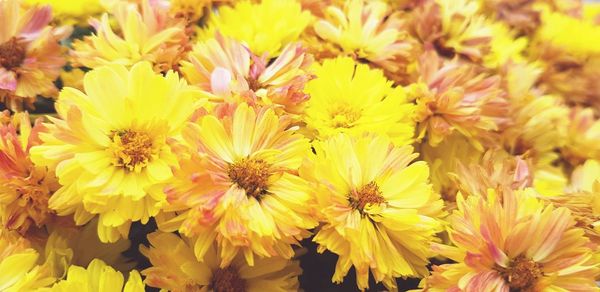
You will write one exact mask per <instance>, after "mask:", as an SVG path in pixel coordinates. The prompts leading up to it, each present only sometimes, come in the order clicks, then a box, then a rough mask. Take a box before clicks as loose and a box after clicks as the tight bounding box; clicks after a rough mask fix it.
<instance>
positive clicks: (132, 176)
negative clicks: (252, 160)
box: [31, 62, 199, 242]
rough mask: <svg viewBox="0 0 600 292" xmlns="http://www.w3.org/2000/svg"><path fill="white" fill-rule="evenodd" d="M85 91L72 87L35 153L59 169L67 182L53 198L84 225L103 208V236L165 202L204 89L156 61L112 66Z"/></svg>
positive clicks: (91, 77)
mask: <svg viewBox="0 0 600 292" xmlns="http://www.w3.org/2000/svg"><path fill="white" fill-rule="evenodd" d="M84 87H85V93H84V92H81V91H79V90H77V89H74V88H65V89H63V91H62V92H61V94H60V97H59V99H58V101H57V103H56V110H57V112H58V115H59V117H60V118H61V119H55V118H51V121H52V122H53V123H52V124H45V126H46V127H47V128H48V133H44V134H42V135H40V138H41V139H42V141H43V142H44V143H43V144H42V145H40V146H35V147H33V148H32V149H31V156H32V160H33V161H34V162H35V163H36V164H38V165H41V166H49V167H51V168H53V169H56V176H57V177H58V178H59V181H60V183H61V184H62V187H61V188H60V189H59V190H58V191H57V192H56V193H54V195H53V196H52V197H51V199H50V201H49V206H50V208H52V209H54V210H56V212H57V214H59V215H68V214H73V213H74V214H75V217H74V219H75V222H76V223H77V224H79V225H81V224H84V223H86V222H87V221H89V220H90V219H91V218H92V217H93V216H94V215H96V214H97V215H99V220H100V221H99V222H100V223H99V224H98V233H99V236H100V238H101V239H102V241H111V242H113V241H115V240H117V239H118V238H119V235H121V236H126V235H127V233H128V230H129V225H130V224H131V222H132V221H139V220H141V221H142V222H143V223H145V222H147V221H148V219H149V218H150V217H151V216H154V215H155V214H156V213H157V212H158V210H159V209H160V207H161V206H162V205H163V204H164V203H165V195H164V193H163V190H162V187H163V186H164V183H165V182H166V181H167V180H168V179H169V178H171V176H172V169H171V168H172V167H177V165H178V163H177V157H176V156H175V154H173V153H172V143H173V142H174V139H175V138H176V137H177V136H178V135H180V131H181V130H182V128H183V126H184V125H185V123H186V121H187V120H188V118H189V117H190V115H191V114H192V113H193V111H194V110H195V109H196V108H198V104H197V103H198V102H199V101H198V99H197V98H198V94H199V93H198V92H197V91H196V90H195V89H193V88H192V87H190V86H188V85H187V84H186V82H185V81H184V80H181V79H179V77H178V76H177V74H176V73H175V72H173V71H169V72H168V73H167V74H166V76H163V75H161V74H157V73H154V71H153V70H152V65H151V64H150V63H148V62H142V63H138V64H136V65H134V66H133V68H131V70H129V71H128V70H127V69H126V68H125V67H124V66H120V65H112V66H104V67H100V68H98V69H95V70H93V71H90V72H89V73H87V74H86V75H85V78H84Z"/></svg>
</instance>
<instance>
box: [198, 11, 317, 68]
mask: <svg viewBox="0 0 600 292" xmlns="http://www.w3.org/2000/svg"><path fill="white" fill-rule="evenodd" d="M310 21H311V15H310V13H309V12H308V11H303V10H302V7H301V6H300V3H298V2H297V1H295V0H262V1H260V3H252V2H251V1H249V0H243V1H239V2H237V3H236V4H235V6H233V7H229V6H222V7H220V8H219V10H218V11H217V12H215V13H213V14H211V16H210V18H209V20H208V24H207V27H206V28H205V29H204V30H203V31H202V32H201V35H203V36H204V38H212V37H214V36H215V33H216V32H219V33H221V34H222V35H224V36H227V37H231V38H234V39H236V40H238V41H240V42H242V43H244V44H245V45H246V46H247V47H248V48H250V50H251V51H252V52H254V53H255V54H257V55H263V54H265V53H266V54H268V55H269V56H271V57H273V56H277V55H278V54H279V52H280V51H281V49H282V48H283V47H284V46H285V45H287V44H289V43H291V42H294V41H296V40H298V37H299V36H300V34H301V33H302V32H303V31H304V29H305V28H306V26H308V24H309V22H310Z"/></svg>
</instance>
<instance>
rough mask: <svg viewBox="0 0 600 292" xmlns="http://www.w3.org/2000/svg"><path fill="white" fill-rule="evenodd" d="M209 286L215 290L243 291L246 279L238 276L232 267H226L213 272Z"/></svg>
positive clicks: (227, 291)
mask: <svg viewBox="0 0 600 292" xmlns="http://www.w3.org/2000/svg"><path fill="white" fill-rule="evenodd" d="M210 286H211V288H212V290H213V291H215V292H244V291H246V280H244V279H242V278H241V277H240V275H239V273H238V271H237V270H236V269H235V268H234V267H227V268H225V269H218V270H216V271H214V272H213V276H212V280H211V281H210Z"/></svg>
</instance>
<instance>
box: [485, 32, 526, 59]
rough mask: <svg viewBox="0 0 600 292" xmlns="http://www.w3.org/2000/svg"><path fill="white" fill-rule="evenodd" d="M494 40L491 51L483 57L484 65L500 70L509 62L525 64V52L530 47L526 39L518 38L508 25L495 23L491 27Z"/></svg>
mask: <svg viewBox="0 0 600 292" xmlns="http://www.w3.org/2000/svg"><path fill="white" fill-rule="evenodd" d="M491 29H492V36H493V37H492V40H491V46H490V51H489V53H488V54H486V55H484V56H483V63H484V65H485V66H486V67H488V68H499V67H502V66H504V65H505V64H506V63H507V62H509V61H510V62H524V61H525V56H524V55H523V52H524V51H525V48H526V47H527V45H528V39H527V38H525V37H516V36H515V33H514V32H513V31H511V30H510V29H509V28H508V27H507V26H506V25H504V24H502V23H499V22H497V23H494V24H492V25H491Z"/></svg>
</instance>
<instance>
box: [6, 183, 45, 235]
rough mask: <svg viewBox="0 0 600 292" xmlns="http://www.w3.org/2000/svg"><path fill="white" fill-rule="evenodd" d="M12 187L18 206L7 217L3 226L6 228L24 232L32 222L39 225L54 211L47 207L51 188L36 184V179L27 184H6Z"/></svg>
mask: <svg viewBox="0 0 600 292" xmlns="http://www.w3.org/2000/svg"><path fill="white" fill-rule="evenodd" d="M22 182H24V181H22ZM12 187H14V191H15V192H16V194H17V200H16V201H15V202H16V204H17V206H19V208H18V211H16V212H14V213H12V214H11V216H10V217H9V218H8V221H7V222H6V226H5V227H6V228H7V229H10V230H18V231H19V232H21V233H25V232H27V230H28V229H29V226H31V224H32V223H33V224H35V225H36V226H38V227H39V226H41V225H42V224H44V223H45V222H46V220H47V218H48V216H50V214H53V213H54V211H52V210H50V209H49V208H48V199H50V193H51V190H49V189H48V188H47V187H45V186H43V185H41V184H38V182H37V180H35V182H33V181H32V182H31V184H28V185H14V186H11V185H9V186H8V188H12ZM15 207H16V206H15ZM21 208H22V209H21Z"/></svg>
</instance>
